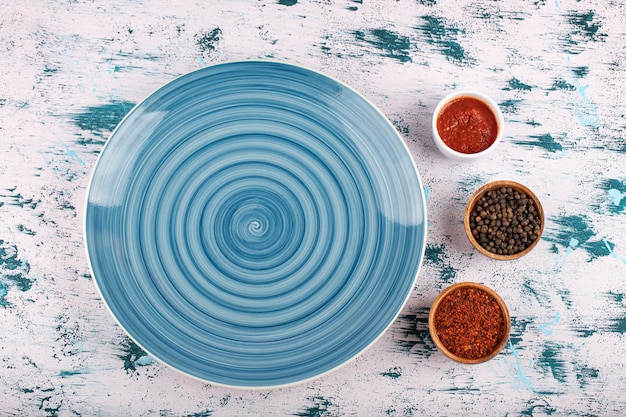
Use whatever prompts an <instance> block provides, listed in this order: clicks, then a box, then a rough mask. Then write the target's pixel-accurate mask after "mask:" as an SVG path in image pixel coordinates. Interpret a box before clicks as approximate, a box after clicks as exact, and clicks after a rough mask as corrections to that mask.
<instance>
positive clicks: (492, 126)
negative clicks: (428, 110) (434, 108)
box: [437, 96, 498, 154]
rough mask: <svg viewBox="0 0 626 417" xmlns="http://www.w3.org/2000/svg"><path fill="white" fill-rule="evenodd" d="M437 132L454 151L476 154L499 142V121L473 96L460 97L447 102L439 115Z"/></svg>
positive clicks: (487, 107)
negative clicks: (497, 140) (496, 141)
mask: <svg viewBox="0 0 626 417" xmlns="http://www.w3.org/2000/svg"><path fill="white" fill-rule="evenodd" d="M437 131H438V132H439V136H440V137H441V140H443V142H444V143H445V144H446V145H448V147H450V148H451V149H453V150H455V151H457V152H461V153H465V154H472V153H478V152H482V151H484V150H485V149H487V148H488V147H489V146H491V145H492V144H493V142H495V140H496V137H497V136H498V121H497V120H496V116H495V114H494V113H493V110H491V108H490V107H489V106H488V105H487V104H486V103H485V102H483V101H481V100H479V99H477V98H473V97H465V96H464V97H458V98H456V99H454V100H452V101H451V102H449V103H447V104H446V105H445V106H443V108H442V109H441V111H440V112H439V115H438V116H437Z"/></svg>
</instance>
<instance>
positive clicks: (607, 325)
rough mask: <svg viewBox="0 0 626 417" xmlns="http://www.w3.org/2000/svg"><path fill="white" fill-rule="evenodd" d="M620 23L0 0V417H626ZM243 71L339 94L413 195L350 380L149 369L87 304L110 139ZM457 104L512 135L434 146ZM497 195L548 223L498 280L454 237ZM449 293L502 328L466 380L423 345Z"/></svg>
mask: <svg viewBox="0 0 626 417" xmlns="http://www.w3.org/2000/svg"><path fill="white" fill-rule="evenodd" d="M624 22H626V3H625V2H623V1H605V0H576V1H574V0H567V1H565V0H558V1H547V0H531V1H528V0H507V1H481V2H476V1H471V0H456V1H453V2H450V1H442V0H393V1H391V0H256V1H247V0H229V1H218V0H208V1H196V0H179V1H171V0H137V1H119V0H117V1H114V0H100V1H97V2H94V1H69V0H66V1H58V0H34V1H29V2H14V1H2V2H0V64H2V65H1V68H2V76H1V82H0V329H1V331H0V365H1V366H0V416H5V415H6V416H26V415H28V416H45V417H64V416H146V417H147V416H168V417H169V416H177V417H178V416H180V417H184V416H194V417H209V416H216V417H217V416H239V417H246V416H250V417H252V416H254V417H257V416H303V417H327V416H398V417H400V416H438V415H447V416H457V415H459V416H460V415H468V416H491V415H494V416H495V415H498V416H505V415H508V416H545V415H552V416H621V415H623V414H624V410H626V396H625V395H624V394H623V388H624V387H626V372H625V365H624V363H625V361H624V358H626V279H625V278H626V226H625V225H626V100H625V99H624V97H625V91H626V49H625V45H626V30H625V23H624ZM248 59H261V60H274V61H284V62H288V63H292V64H297V65H303V66H306V67H310V68H312V69H315V70H317V71H321V72H323V73H325V74H327V75H329V76H331V77H334V78H336V79H338V80H339V81H341V82H344V83H347V84H348V85H350V86H351V87H353V88H354V89H356V90H357V91H358V92H359V93H361V94H362V95H363V96H364V97H366V98H367V99H368V100H369V101H371V102H372V103H373V104H374V105H375V106H377V107H378V108H379V109H380V110H381V112H382V113H383V114H384V115H386V116H387V118H388V119H389V120H390V121H391V123H392V125H393V126H394V127H395V128H396V130H397V131H398V132H399V134H400V137H401V138H402V140H404V141H405V142H406V145H407V149H408V151H409V152H410V154H411V156H412V158H413V160H414V162H415V165H416V167H417V169H418V171H419V174H420V177H421V179H422V181H423V186H424V192H425V193H426V194H427V209H428V213H427V214H428V219H427V220H428V226H427V227H428V239H427V245H426V252H425V256H424V259H423V263H422V267H421V269H420V271H419V275H418V277H417V278H416V280H415V284H414V287H413V290H412V292H411V294H410V296H409V298H408V300H407V303H406V305H405V306H404V308H403V309H402V310H401V311H399V312H398V315H397V318H396V320H395V321H394V322H393V323H392V325H391V326H390V327H389V328H388V329H387V330H386V331H385V332H384V334H383V335H382V336H381V337H380V338H379V339H378V340H376V341H375V343H374V344H373V345H372V346H371V347H370V348H369V349H368V350H367V351H366V352H365V353H363V354H362V355H360V356H359V357H357V358H355V359H354V360H353V361H351V362H350V363H348V364H346V365H345V366H343V367H340V368H339V369H337V370H335V371H333V372H331V373H330V374H327V375H323V376H322V377H320V378H319V379H315V380H312V381H306V382H303V383H301V384H298V385H295V386H293V387H291V386H290V387H284V388H280V389H270V388H268V389H260V390H246V389H234V388H228V387H221V386H215V385H211V384H208V383H205V382H202V381H198V380H195V379H192V378H190V377H188V376H186V375H183V374H180V373H178V372H177V371H175V370H173V369H171V368H169V367H168V366H167V365H165V364H163V363H161V362H160V361H159V358H158V357H156V356H154V355H152V354H150V353H149V352H147V351H145V350H144V349H143V348H142V346H140V343H138V341H135V340H132V339H131V338H130V337H129V336H127V335H126V333H125V332H124V331H123V330H122V329H121V328H120V326H119V325H118V324H117V322H116V321H115V319H114V318H113V317H112V315H111V314H110V312H109V310H108V309H107V307H106V306H105V305H104V303H103V302H102V300H101V298H100V294H99V292H98V289H97V288H96V285H95V284H96V283H95V280H94V279H93V277H92V272H91V270H90V268H89V264H88V261H87V257H86V253H85V247H84V235H83V220H84V209H83V208H84V203H85V196H86V192H87V188H88V186H89V179H90V175H91V172H92V170H93V168H94V166H95V164H96V161H97V160H98V157H99V155H100V154H101V152H102V149H103V147H104V146H106V143H107V140H108V138H109V137H110V135H111V133H112V132H113V131H114V130H115V128H116V126H117V125H118V124H119V123H120V121H122V120H123V119H124V117H125V116H126V115H127V114H128V113H129V112H131V111H132V109H133V108H134V107H135V105H136V104H138V103H141V102H142V101H143V100H144V99H145V98H146V97H147V96H148V95H150V94H151V93H152V92H154V91H156V90H157V89H159V88H160V87H162V86H163V85H164V84H166V83H168V82H169V81H172V80H174V79H176V78H177V77H180V76H183V75H184V74H187V73H189V72H191V71H194V70H198V69H201V68H203V67H207V66H210V65H213V64H216V63H222V62H227V61H238V60H248ZM460 90H475V91H479V92H482V93H485V94H488V95H490V96H491V97H492V98H493V99H494V101H495V102H496V103H498V104H499V106H500V108H501V110H502V112H503V114H504V119H505V124H504V127H503V129H504V137H503V139H502V142H501V143H500V144H499V145H498V148H497V149H496V150H495V151H494V152H493V153H492V154H490V155H489V156H487V157H485V158H483V159H481V160H478V161H476V162H472V163H458V162H454V161H451V160H448V159H445V157H443V156H442V154H441V153H440V152H439V151H438V150H437V148H436V146H435V145H434V143H433V141H432V140H431V135H432V130H431V129H432V127H431V122H432V112H433V110H434V108H435V106H436V105H437V103H438V102H439V100H441V98H443V97H444V96H445V95H448V94H450V93H452V92H455V91H460ZM372 140H376V138H375V137H373V138H372ZM390 163H392V162H390ZM500 179H509V180H514V181H518V182H521V183H523V184H525V185H526V186H528V187H529V188H530V189H531V190H533V192H534V193H535V194H537V196H538V197H539V198H540V199H541V203H542V206H543V209H544V212H545V229H544V234H543V236H542V238H541V240H540V241H539V243H538V245H537V246H536V247H535V249H534V250H533V251H532V252H531V253H530V254H528V255H526V256H525V257H523V258H521V259H519V260H516V261H510V262H508V261H507V262H501V261H494V260H491V259H488V258H486V257H484V256H483V255H481V254H480V253H478V252H477V251H475V250H474V249H473V248H472V246H471V245H470V243H469V242H468V240H467V237H466V236H465V232H464V229H463V213H464V210H465V205H466V202H467V200H468V199H469V197H470V196H471V195H472V194H473V193H474V191H475V190H476V189H478V188H479V187H480V186H482V185H483V184H485V183H487V182H490V181H493V180H500ZM390 192H394V190H390ZM381 246H384V242H381ZM415 255H416V256H417V255H418V254H415ZM399 262H402V260H399ZM383 278H384V277H383ZM461 281H477V282H481V283H483V284H485V285H487V286H490V287H491V288H493V289H494V290H496V291H497V292H498V293H499V294H500V295H501V296H502V298H503V299H504V301H505V302H506V303H507V305H508V308H509V312H510V315H511V335H510V338H509V340H508V343H507V345H506V347H505V348H504V350H503V351H502V352H501V353H500V354H499V355H497V356H496V357H495V358H493V359H492V360H490V361H489V362H487V363H485V364H481V365H477V366H462V365H460V364H457V363H455V362H452V361H450V360H448V359H446V358H445V357H444V356H443V355H442V354H441V353H440V352H438V351H437V349H436V347H435V345H434V343H433V341H432V338H431V337H430V333H429V328H428V317H429V312H430V305H431V303H432V302H433V300H434V299H435V297H436V296H437V294H438V293H439V292H440V291H441V290H442V289H443V288H445V287H447V286H449V285H451V284H454V283H457V282H461ZM337 331H342V329H337ZM159 337H167V335H160V336H159ZM303 354H306V353H303Z"/></svg>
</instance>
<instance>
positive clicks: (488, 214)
mask: <svg viewBox="0 0 626 417" xmlns="http://www.w3.org/2000/svg"><path fill="white" fill-rule="evenodd" d="M537 213H538V210H537V207H536V206H535V203H534V201H533V200H532V198H529V197H528V196H527V195H526V194H525V193H523V192H520V191H518V190H515V189H514V188H511V187H500V188H498V189H495V190H490V191H487V192H486V193H484V194H483V195H482V196H481V197H480V198H479V199H478V200H477V201H476V203H475V204H474V207H473V208H472V211H471V213H470V223H469V224H470V229H471V233H472V235H473V236H474V238H475V239H476V241H477V242H478V243H479V244H480V246H482V247H483V248H484V249H486V250H488V251H489V252H492V253H496V254H499V255H514V254H516V253H519V252H521V251H523V250H525V249H526V248H527V247H529V246H530V245H531V244H532V243H533V242H534V241H535V240H537V238H538V237H539V234H540V233H541V219H540V217H539V216H538V215H537Z"/></svg>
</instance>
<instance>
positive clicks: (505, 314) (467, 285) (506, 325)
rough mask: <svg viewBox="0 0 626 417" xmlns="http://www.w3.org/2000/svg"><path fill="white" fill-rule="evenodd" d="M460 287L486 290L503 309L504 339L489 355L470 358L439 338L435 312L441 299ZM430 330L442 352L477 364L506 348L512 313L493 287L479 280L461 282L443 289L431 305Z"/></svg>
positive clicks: (468, 362) (464, 362) (468, 363)
mask: <svg viewBox="0 0 626 417" xmlns="http://www.w3.org/2000/svg"><path fill="white" fill-rule="evenodd" d="M459 288H477V289H480V290H483V291H485V292H486V293H487V294H489V295H490V296H491V297H493V299H494V300H496V302H497V303H498V305H499V306H500V310H501V311H502V316H503V318H504V334H503V335H502V339H500V341H499V342H498V344H497V345H496V347H495V348H494V349H493V351H491V353H490V354H489V355H487V356H483V357H482V358H476V359H468V358H464V357H461V356H458V355H455V354H454V353H452V352H450V351H449V350H448V349H447V348H446V347H445V346H444V345H443V343H442V342H441V340H440V339H439V336H438V335H437V329H436V328H435V313H436V312H437V308H438V307H439V304H440V303H441V301H442V300H443V299H444V298H445V297H446V296H447V295H448V294H450V293H452V292H453V291H455V290H457V289H459ZM428 331H429V333H430V337H431V339H432V340H433V343H434V344H435V346H436V347H437V349H439V351H440V352H442V353H443V354H444V355H445V356H447V357H448V358H450V359H452V360H454V361H456V362H459V363H463V364H467V365H475V364H479V363H483V362H486V361H488V360H489V359H492V358H493V357H495V356H496V355H497V354H498V353H500V352H501V351H502V349H504V346H506V344H507V342H508V340H509V336H510V334H511V315H510V314H509V309H508V307H507V306H506V303H505V302H504V300H503V299H502V297H500V295H499V294H498V293H497V292H495V291H494V290H492V289H491V288H489V287H487V286H486V285H483V284H480V283H478V282H472V281H465V282H459V283H456V284H453V285H451V286H449V287H447V288H445V289H444V290H442V291H441V292H440V293H439V295H437V297H436V298H435V301H433V304H432V305H431V307H430V312H429V314H428Z"/></svg>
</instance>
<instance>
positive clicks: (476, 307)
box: [428, 282, 511, 364]
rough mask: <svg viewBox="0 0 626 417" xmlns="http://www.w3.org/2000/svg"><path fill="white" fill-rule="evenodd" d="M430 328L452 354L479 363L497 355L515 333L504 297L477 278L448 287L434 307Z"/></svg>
mask: <svg viewBox="0 0 626 417" xmlns="http://www.w3.org/2000/svg"><path fill="white" fill-rule="evenodd" d="M428 330H429V332H430V337H431V338H432V340H433V342H434V343H435V346H437V349H439V351H440V352H442V353H443V354H444V355H446V356H447V357H448V358H450V359H452V360H454V361H457V362H460V363H464V364H478V363H482V362H485V361H488V360H489V359H491V358H493V357H494V356H496V355H497V354H498V353H500V351H501V350H502V349H503V348H504V346H505V345H506V343H507V341H508V339H509V335H510V333H511V317H510V315H509V310H508V309H507V307H506V304H505V303H504V301H503V300H502V298H501V297H500V296H499V295H498V294H497V293H496V292H495V291H493V290H492V289H491V288H489V287H487V286H485V285H482V284H479V283H476V282H461V283H458V284H454V285H451V286H450V287H448V288H446V289H444V290H443V291H442V292H441V293H439V295H438V296H437V298H435V301H434V302H433V304H432V306H431V308H430V314H429V316H428Z"/></svg>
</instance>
